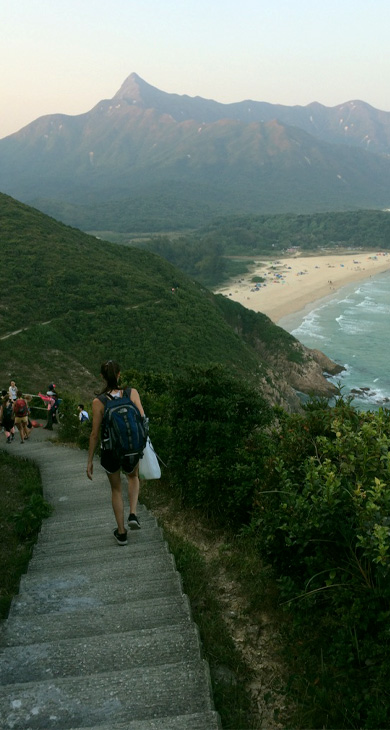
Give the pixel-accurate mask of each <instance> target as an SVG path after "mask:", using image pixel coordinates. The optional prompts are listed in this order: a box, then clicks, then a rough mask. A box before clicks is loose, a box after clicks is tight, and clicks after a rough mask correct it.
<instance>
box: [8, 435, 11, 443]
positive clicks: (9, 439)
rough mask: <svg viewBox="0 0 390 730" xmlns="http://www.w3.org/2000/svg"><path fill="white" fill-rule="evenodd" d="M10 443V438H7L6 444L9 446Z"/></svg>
mask: <svg viewBox="0 0 390 730" xmlns="http://www.w3.org/2000/svg"><path fill="white" fill-rule="evenodd" d="M10 443H11V437H10V436H7V444H10Z"/></svg>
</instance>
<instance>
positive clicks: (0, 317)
mask: <svg viewBox="0 0 390 730" xmlns="http://www.w3.org/2000/svg"><path fill="white" fill-rule="evenodd" d="M0 246H1V261H2V266H1V272H0V276H1V286H0V292H1V295H0V345H1V347H0V379H1V382H2V383H4V384H6V383H7V382H8V381H9V379H10V378H11V377H13V378H14V379H15V380H16V381H17V383H18V384H19V385H21V386H22V388H23V389H24V390H32V391H37V389H39V388H45V387H47V385H48V383H49V382H51V381H53V380H54V382H56V383H57V385H58V387H59V389H60V390H65V389H77V390H78V391H79V392H80V394H81V393H85V394H90V393H91V389H92V388H94V387H96V375H97V373H98V372H99V365H100V362H101V361H102V360H103V359H105V358H107V357H112V358H115V359H118V360H119V362H120V363H121V365H122V366H123V368H130V367H135V368H138V369H140V370H156V371H170V372H175V371H178V370H181V369H183V368H187V367H188V366H190V365H193V364H208V363H211V362H219V363H223V364H225V365H227V366H228V367H229V368H230V369H231V370H232V372H237V373H241V374H244V375H245V376H246V377H247V378H251V379H258V378H259V377H261V376H263V375H264V374H265V363H264V362H263V360H262V359H261V357H260V355H259V354H258V352H257V351H256V350H255V349H254V348H253V347H252V346H251V344H250V342H249V341H248V343H247V342H246V341H245V340H244V339H243V337H242V336H241V334H239V333H238V330H237V328H236V327H234V326H232V325H231V324H230V323H229V321H228V320H229V317H227V316H226V311H225V310H226V307H228V308H229V303H225V302H224V303H223V305H222V304H221V302H220V298H219V297H215V296H214V295H213V294H211V292H209V291H208V290H207V289H205V288H204V287H202V286H201V285H200V284H197V283H195V282H194V281H192V280H191V279H189V278H188V277H187V276H185V275H184V274H182V273H181V272H180V271H178V270H177V269H176V268H175V267H173V266H172V265H171V264H169V263H168V262H166V261H164V260H163V259H162V258H160V257H158V256H156V255H154V254H152V253H149V252H147V251H142V250H139V249H137V248H124V247H122V246H117V245H116V244H112V243H108V242H105V241H100V240H97V239H96V238H94V237H92V236H88V235H86V234H84V233H82V232H81V231H79V230H77V229H72V228H69V227H67V226H65V225H63V224H61V223H58V222H57V221H55V220H53V219H52V218H49V217H47V216H45V215H44V214H42V213H40V212H39V211H37V210H34V209H32V208H29V207H27V206H25V205H23V204H22V203H19V202H17V201H15V200H13V199H12V198H9V197H8V196H5V195H0ZM241 309H242V314H241V316H242V318H243V319H245V318H246V317H247V316H249V313H247V310H245V308H243V307H242V308H241ZM250 314H251V315H253V313H250ZM252 318H253V317H252ZM254 326H255V329H256V330H258V336H257V339H259V338H261V331H263V330H264V332H267V340H268V341H269V340H271V341H272V347H273V349H274V351H275V349H276V350H278V349H279V350H280V351H283V357H287V358H288V357H289V352H291V357H292V358H296V341H295V340H294V338H293V337H291V336H290V335H288V334H287V333H286V332H284V330H282V329H280V328H279V327H276V326H275V325H273V324H272V323H270V321H269V320H268V318H267V317H265V316H264V315H261V314H260V315H257V316H256V323H255V325H253V323H251V331H253V328H254ZM270 329H271V330H272V333H273V334H272V337H271V338H270V337H269V330H270ZM268 378H269V376H268ZM278 380H280V375H279V376H278V377H276V376H275V381H278ZM3 387H4V386H3Z"/></svg>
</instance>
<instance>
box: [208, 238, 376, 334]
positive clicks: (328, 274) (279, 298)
mask: <svg viewBox="0 0 390 730" xmlns="http://www.w3.org/2000/svg"><path fill="white" fill-rule="evenodd" d="M388 270H390V253H389V252H375V253H373V252H372V251H369V252H365V253H359V254H356V253H355V254H337V255H336V254H332V255H324V256H294V257H291V258H287V257H286V258H280V259H271V258H270V259H262V260H260V259H259V260H257V261H256V266H255V267H254V268H253V270H252V271H251V272H250V274H246V275H245V276H242V277H240V278H239V279H237V280H235V281H233V282H230V284H228V285H227V286H224V287H223V288H221V289H218V290H216V292H215V293H216V294H223V295H224V296H227V297H231V299H233V300H234V301H236V302H239V303H240V304H243V305H244V307H247V308H248V309H253V310H254V311H255V312H263V313H264V314H267V315H268V317H270V319H272V321H273V322H278V321H279V320H280V319H282V318H283V317H287V316H288V315H289V314H293V313H294V312H299V311H301V310H302V309H304V308H305V307H307V306H308V305H309V304H312V303H314V302H316V301H317V300H318V299H322V298H324V297H327V296H329V295H332V294H333V293H334V292H335V291H337V290H338V289H340V288H341V287H343V286H345V285H346V284H349V283H350V282H353V281H359V280H362V279H368V278H369V277H370V276H373V275H374V274H379V273H381V272H382V271H388ZM257 277H259V278H258V280H257ZM261 278H263V279H264V281H261Z"/></svg>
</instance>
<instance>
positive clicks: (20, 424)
mask: <svg viewBox="0 0 390 730" xmlns="http://www.w3.org/2000/svg"><path fill="white" fill-rule="evenodd" d="M17 396H18V397H17V398H16V400H15V401H14V404H13V406H12V408H13V412H14V416H15V426H17V428H18V431H19V433H20V441H21V443H22V444H24V442H25V440H26V439H28V428H27V423H28V405H27V401H26V400H25V399H24V398H23V393H22V391H21V390H18V391H17Z"/></svg>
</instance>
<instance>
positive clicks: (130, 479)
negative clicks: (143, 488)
mask: <svg viewBox="0 0 390 730" xmlns="http://www.w3.org/2000/svg"><path fill="white" fill-rule="evenodd" d="M127 485H128V492H129V505H130V514H132V515H136V514H137V504H138V495H139V478H138V464H137V466H136V468H135V469H134V471H133V472H132V473H131V474H127Z"/></svg>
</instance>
